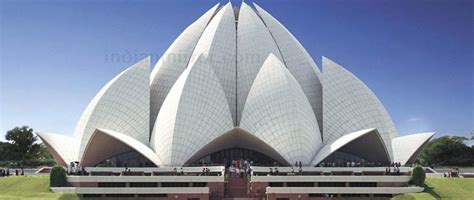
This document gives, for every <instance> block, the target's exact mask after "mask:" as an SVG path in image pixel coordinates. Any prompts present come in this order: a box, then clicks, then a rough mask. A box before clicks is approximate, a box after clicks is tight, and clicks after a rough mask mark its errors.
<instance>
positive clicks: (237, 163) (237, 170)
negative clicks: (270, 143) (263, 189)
mask: <svg viewBox="0 0 474 200" xmlns="http://www.w3.org/2000/svg"><path fill="white" fill-rule="evenodd" d="M252 164H253V161H248V160H244V159H242V158H241V159H240V160H232V163H231V165H230V167H229V175H230V176H234V177H237V176H240V177H244V175H247V176H250V175H251V174H252V169H251V168H250V167H251V166H252Z"/></svg>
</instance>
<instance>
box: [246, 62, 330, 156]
mask: <svg viewBox="0 0 474 200" xmlns="http://www.w3.org/2000/svg"><path fill="white" fill-rule="evenodd" d="M240 128H242V129H244V130H246V131H248V132H249V133H251V134H254V135H255V136H256V137H258V138H259V139H260V140H262V141H264V142H265V143H267V144H268V145H270V146H271V147H273V148H274V149H275V150H276V151H277V152H278V153H280V155H282V156H283V157H284V158H285V159H286V160H287V162H288V163H295V162H296V161H301V162H302V163H304V164H309V163H311V161H312V158H313V156H314V155H315V154H316V152H317V150H318V149H319V148H320V147H321V144H322V141H321V135H320V134H321V133H320V131H319V127H318V122H317V120H316V117H315V116H314V113H313V110H312V109H311V105H310V103H309V101H308V99H307V98H306V96H305V94H304V92H303V90H302V89H301V87H300V86H299V85H298V82H297V81H296V79H295V78H294V77H293V76H292V75H291V73H290V72H289V71H288V70H287V69H286V68H285V66H284V65H283V63H282V62H281V61H280V60H279V59H278V58H277V57H276V56H274V55H273V54H270V55H269V56H268V58H267V59H266V61H265V63H264V64H263V66H262V68H261V69H260V72H259V73H258V75H257V78H256V79H255V81H254V83H253V85H252V88H251V90H250V93H249V95H248V98H247V102H246V103H245V107H244V111H243V113H242V120H241V122H240Z"/></svg>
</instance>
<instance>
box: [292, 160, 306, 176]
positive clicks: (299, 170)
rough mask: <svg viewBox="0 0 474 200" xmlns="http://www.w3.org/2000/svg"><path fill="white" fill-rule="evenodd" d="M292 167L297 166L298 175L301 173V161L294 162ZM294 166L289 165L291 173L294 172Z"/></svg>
mask: <svg viewBox="0 0 474 200" xmlns="http://www.w3.org/2000/svg"><path fill="white" fill-rule="evenodd" d="M294 167H297V168H298V174H299V175H303V165H302V164H301V161H297V162H295V166H294ZM294 167H291V173H293V174H294V173H295V168H294Z"/></svg>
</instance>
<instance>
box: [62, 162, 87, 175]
mask: <svg viewBox="0 0 474 200" xmlns="http://www.w3.org/2000/svg"><path fill="white" fill-rule="evenodd" d="M66 173H67V174H69V175H72V174H75V175H87V171H86V168H85V167H84V166H81V165H79V162H70V163H69V165H67V166H66Z"/></svg>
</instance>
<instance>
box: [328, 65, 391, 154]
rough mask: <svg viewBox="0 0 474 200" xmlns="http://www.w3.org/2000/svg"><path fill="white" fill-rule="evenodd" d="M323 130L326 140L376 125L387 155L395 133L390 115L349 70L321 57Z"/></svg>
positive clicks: (330, 140) (332, 139)
mask: <svg viewBox="0 0 474 200" xmlns="http://www.w3.org/2000/svg"><path fill="white" fill-rule="evenodd" d="M322 62H323V86H324V87H323V117H324V119H323V130H324V131H323V133H324V142H325V143H330V142H332V141H334V140H337V139H338V138H340V137H342V136H344V135H346V134H348V133H352V132H355V131H358V130H362V129H367V128H376V129H377V130H378V132H379V133H380V135H381V136H382V138H383V140H384V143H385V145H386V146H387V150H388V151H389V154H390V156H391V158H393V157H392V156H393V154H392V138H394V137H397V133H396V130H395V127H394V125H393V122H392V120H391V119H390V116H389V115H388V113H387V111H386V110H385V108H384V107H383V105H382V103H381V102H380V101H379V99H378V98H377V97H376V96H375V95H374V94H373V93H372V91H371V90H370V89H369V88H368V87H367V86H366V85H365V84H364V83H363V82H362V81H360V80H359V79H357V77H355V76H354V75H353V74H352V73H351V72H349V71H347V70H346V69H344V68H343V67H341V66H340V65H338V64H337V63H335V62H333V61H331V60H329V59H328V58H326V57H323V61H322Z"/></svg>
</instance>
